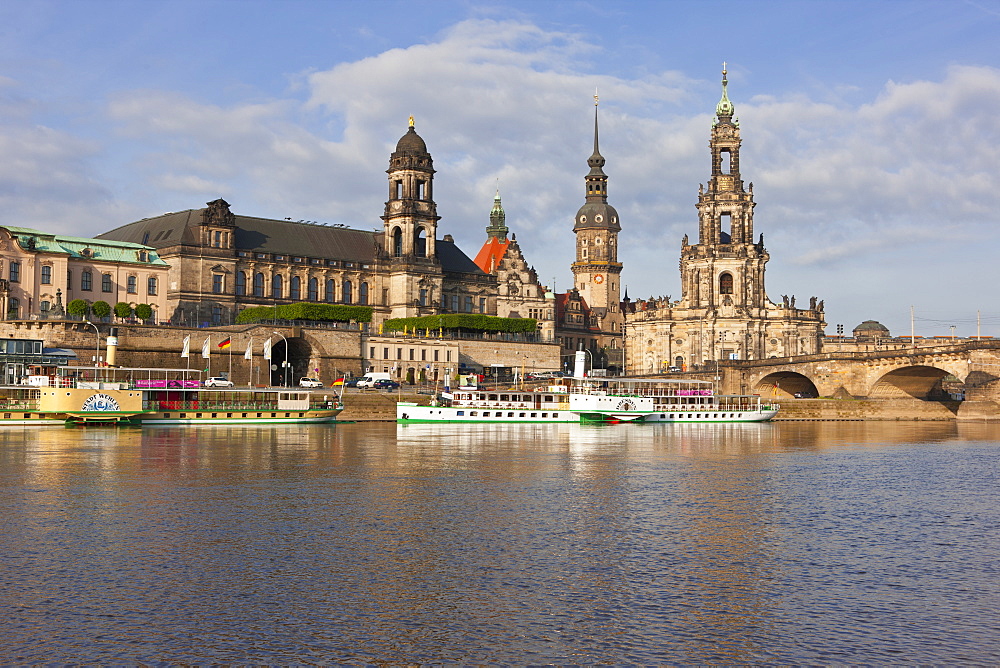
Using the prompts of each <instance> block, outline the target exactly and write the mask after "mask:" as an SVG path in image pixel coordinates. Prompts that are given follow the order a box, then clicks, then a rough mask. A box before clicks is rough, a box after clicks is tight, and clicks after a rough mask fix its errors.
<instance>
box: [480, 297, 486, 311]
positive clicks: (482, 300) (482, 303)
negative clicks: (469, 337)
mask: <svg viewBox="0 0 1000 668" xmlns="http://www.w3.org/2000/svg"><path fill="white" fill-rule="evenodd" d="M479 312H480V313H486V297H480V298H479Z"/></svg>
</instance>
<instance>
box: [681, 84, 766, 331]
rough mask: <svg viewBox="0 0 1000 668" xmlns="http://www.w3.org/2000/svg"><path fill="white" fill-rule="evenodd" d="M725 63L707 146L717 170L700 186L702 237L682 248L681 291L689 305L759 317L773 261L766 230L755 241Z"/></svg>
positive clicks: (712, 311) (710, 313)
mask: <svg viewBox="0 0 1000 668" xmlns="http://www.w3.org/2000/svg"><path fill="white" fill-rule="evenodd" d="M726 74H727V73H726V69H725V65H723V69H722V99H721V100H720V101H719V104H718V105H717V106H716V108H715V121H714V122H713V124H712V135H711V139H710V140H709V143H708V146H709V149H710V150H711V156H712V171H711V175H710V177H709V180H708V187H707V188H704V187H703V186H699V187H698V204H697V208H698V221H699V222H698V243H697V244H695V245H689V244H688V241H687V236H685V237H684V241H683V244H682V248H681V292H682V299H683V301H684V304H685V306H687V307H689V308H698V309H705V310H706V315H707V316H708V317H712V316H714V315H720V316H721V315H723V314H724V315H725V316H729V317H732V316H738V317H756V316H757V315H758V314H759V310H760V309H763V308H764V307H765V302H766V301H767V295H766V294H765V291H764V265H765V264H766V263H767V261H768V254H767V251H766V250H765V249H764V239H763V236H761V238H760V240H759V241H758V242H757V243H754V241H753V209H754V207H755V206H756V204H755V203H754V201H753V184H752V183H751V184H750V186H749V188H745V187H744V184H743V179H742V176H741V175H740V143H741V140H740V126H739V120H738V119H736V118H735V117H734V113H735V108H734V107H733V103H732V102H730V101H729V95H728V91H727V88H728V81H727V79H726Z"/></svg>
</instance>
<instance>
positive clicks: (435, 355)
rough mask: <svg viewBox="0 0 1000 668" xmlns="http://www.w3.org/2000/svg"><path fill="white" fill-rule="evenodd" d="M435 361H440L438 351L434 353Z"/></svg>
mask: <svg viewBox="0 0 1000 668" xmlns="http://www.w3.org/2000/svg"><path fill="white" fill-rule="evenodd" d="M434 361H435V362H437V361H438V351H436V350H435V351H434Z"/></svg>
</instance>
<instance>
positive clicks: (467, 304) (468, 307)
mask: <svg viewBox="0 0 1000 668" xmlns="http://www.w3.org/2000/svg"><path fill="white" fill-rule="evenodd" d="M465 312H466V313H472V297H470V296H468V295H466V297H465Z"/></svg>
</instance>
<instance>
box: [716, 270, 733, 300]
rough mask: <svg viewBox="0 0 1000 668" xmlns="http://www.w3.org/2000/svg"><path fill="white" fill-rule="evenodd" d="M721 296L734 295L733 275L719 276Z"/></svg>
mask: <svg viewBox="0 0 1000 668" xmlns="http://www.w3.org/2000/svg"><path fill="white" fill-rule="evenodd" d="M719 294H720V295H731V294H733V275H732V274H729V273H725V274H723V275H722V276H719Z"/></svg>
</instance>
